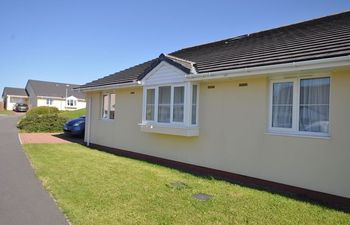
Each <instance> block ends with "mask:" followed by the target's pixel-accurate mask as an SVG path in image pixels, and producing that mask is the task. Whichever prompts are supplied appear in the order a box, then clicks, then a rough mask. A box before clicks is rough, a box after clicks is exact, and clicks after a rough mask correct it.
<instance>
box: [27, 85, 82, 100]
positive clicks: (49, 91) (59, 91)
mask: <svg viewBox="0 0 350 225" xmlns="http://www.w3.org/2000/svg"><path fill="white" fill-rule="evenodd" d="M28 84H30V85H31V86H32V88H33V91H34V93H35V95H37V96H46V97H57V98H65V97H66V94H67V97H69V96H72V95H73V96H74V97H76V98H78V99H85V95H84V94H83V93H81V92H78V91H75V90H73V89H74V88H77V87H79V85H78V84H67V83H58V82H49V81H40V80H28V82H27V86H28ZM66 92H67V93H66Z"/></svg>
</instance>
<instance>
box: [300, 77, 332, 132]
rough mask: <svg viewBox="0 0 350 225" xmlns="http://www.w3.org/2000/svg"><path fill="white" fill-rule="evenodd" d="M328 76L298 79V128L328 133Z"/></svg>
mask: <svg viewBox="0 0 350 225" xmlns="http://www.w3.org/2000/svg"><path fill="white" fill-rule="evenodd" d="M328 126H329V78H317V79H302V80H301V81H300V107H299V130H300V131H307V132H321V133H328Z"/></svg>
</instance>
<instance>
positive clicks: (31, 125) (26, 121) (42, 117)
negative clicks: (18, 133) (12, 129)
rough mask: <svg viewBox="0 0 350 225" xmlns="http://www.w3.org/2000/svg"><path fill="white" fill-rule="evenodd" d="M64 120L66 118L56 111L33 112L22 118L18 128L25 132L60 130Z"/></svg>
mask: <svg viewBox="0 0 350 225" xmlns="http://www.w3.org/2000/svg"><path fill="white" fill-rule="evenodd" d="M38 108H39V107H38ZM66 120H67V119H66V118H64V117H61V116H59V115H58V114H57V113H53V114H35V113H34V114H30V115H27V116H26V117H24V118H22V119H21V121H20V122H19V124H18V128H19V129H21V130H24V131H26V132H61V131H62V129H63V125H64V123H65V122H66Z"/></svg>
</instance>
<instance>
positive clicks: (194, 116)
mask: <svg viewBox="0 0 350 225" xmlns="http://www.w3.org/2000/svg"><path fill="white" fill-rule="evenodd" d="M197 95H198V90H197V85H192V108H191V110H192V114H191V124H192V125H195V124H197Z"/></svg>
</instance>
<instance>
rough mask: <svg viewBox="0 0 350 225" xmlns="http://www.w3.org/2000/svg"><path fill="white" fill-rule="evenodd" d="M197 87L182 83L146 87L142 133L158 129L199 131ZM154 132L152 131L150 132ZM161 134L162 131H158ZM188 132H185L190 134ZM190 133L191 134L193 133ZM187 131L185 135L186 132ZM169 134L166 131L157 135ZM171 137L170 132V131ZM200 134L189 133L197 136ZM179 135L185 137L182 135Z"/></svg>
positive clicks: (187, 134) (188, 134)
mask: <svg viewBox="0 0 350 225" xmlns="http://www.w3.org/2000/svg"><path fill="white" fill-rule="evenodd" d="M197 117H198V85H197V84H191V83H181V84H173V85H159V86H151V87H145V88H144V104H143V117H142V118H143V119H142V124H141V127H142V130H143V131H146V132H154V130H156V129H155V128H158V129H160V127H163V128H164V127H167V128H171V129H177V132H178V131H179V130H180V129H187V131H188V130H191V129H192V131H193V130H198V128H197V127H196V126H197V120H198V118H197ZM152 129H153V131H151V130H152ZM158 131H159V130H158ZM187 131H186V132H187ZM192 131H191V132H192ZM186 132H184V133H186ZM157 133H166V132H161V131H159V132H157ZM167 133H169V134H171V131H169V130H167ZM197 133H198V131H195V132H192V133H191V135H190V133H189V132H187V133H186V136H195V134H197ZM176 134H177V135H182V134H181V132H180V134H179V132H178V133H176ZM192 134H193V135H192Z"/></svg>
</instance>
